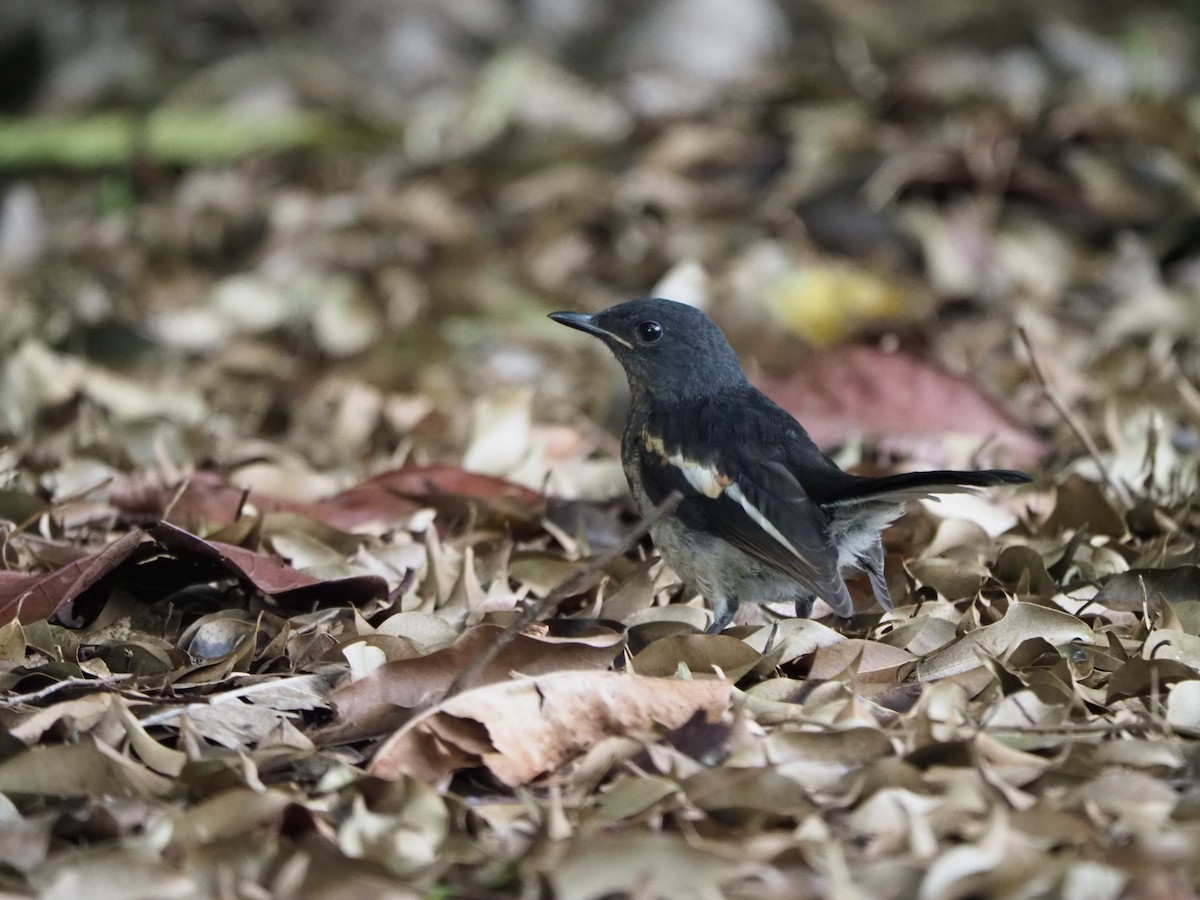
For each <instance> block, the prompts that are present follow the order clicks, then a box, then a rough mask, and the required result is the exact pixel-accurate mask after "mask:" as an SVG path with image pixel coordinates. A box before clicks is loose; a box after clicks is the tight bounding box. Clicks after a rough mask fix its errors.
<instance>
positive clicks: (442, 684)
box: [330, 625, 624, 736]
mask: <svg viewBox="0 0 1200 900" xmlns="http://www.w3.org/2000/svg"><path fill="white" fill-rule="evenodd" d="M503 631H504V629H503V628H500V627H498V626H496V625H476V626H474V627H473V628H469V629H468V630H467V631H465V632H463V634H462V636H461V637H459V639H458V640H457V641H456V642H455V643H454V644H453V645H451V646H450V647H446V648H444V649H442V650H435V651H434V652H432V653H429V654H426V655H425V656H420V657H416V658H414V659H404V660H397V661H395V662H389V663H384V664H383V665H381V666H379V667H378V668H376V669H375V670H374V671H372V672H371V673H370V674H369V675H367V676H365V677H363V678H360V679H358V680H357V681H351V682H348V683H346V684H343V685H341V686H340V687H339V688H338V689H337V690H335V691H334V692H333V694H332V696H331V698H330V699H331V700H332V702H333V703H334V704H335V705H336V707H337V711H338V717H339V728H338V730H337V732H335V733H336V734H338V735H339V736H341V735H343V734H344V733H347V732H357V731H359V730H360V729H364V728H365V729H368V730H370V729H372V728H374V727H375V723H376V722H377V721H379V720H380V719H381V718H382V717H384V716H385V715H386V713H388V712H389V711H391V710H392V709H394V708H396V707H399V708H403V709H412V708H415V707H417V706H421V705H423V704H429V703H434V702H436V701H437V700H438V699H439V698H440V697H441V696H442V695H443V694H444V693H445V692H446V690H447V689H448V688H449V687H450V685H451V684H452V683H453V682H454V679H455V678H457V677H458V676H459V674H461V673H462V672H463V671H464V670H465V669H466V668H467V667H468V666H469V665H470V664H471V661H472V660H474V659H475V657H477V656H478V655H479V654H480V653H482V652H483V651H484V650H485V649H486V648H487V647H488V646H489V645H491V644H492V643H493V642H494V641H495V640H497V638H499V636H500V635H501V634H502V633H503ZM623 643H624V637H623V636H622V635H620V634H618V633H617V632H614V631H609V630H607V629H596V631H595V633H593V634H591V635H580V636H578V637H572V638H554V637H550V636H548V635H542V636H537V635H532V634H518V635H517V636H516V637H515V638H514V639H513V641H512V642H511V643H509V644H508V646H506V647H505V648H504V649H502V650H501V651H500V653H499V654H498V655H497V656H496V658H495V659H494V660H492V662H491V663H490V664H489V665H488V666H487V668H485V669H484V670H483V671H481V672H479V673H478V675H477V676H476V681H475V683H476V684H477V685H479V686H483V685H486V684H491V683H492V682H495V681H502V680H504V679H507V678H510V677H514V676H525V677H532V676H537V675H545V674H547V673H550V672H563V671H572V670H576V669H605V668H608V667H609V666H610V665H611V664H612V662H613V660H614V659H615V658H616V656H617V654H619V653H620V652H621V646H622V645H623Z"/></svg>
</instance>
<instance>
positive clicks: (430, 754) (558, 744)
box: [368, 672, 731, 785]
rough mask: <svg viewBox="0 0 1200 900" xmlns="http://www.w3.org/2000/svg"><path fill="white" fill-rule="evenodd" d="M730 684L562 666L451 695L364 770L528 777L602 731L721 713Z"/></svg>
mask: <svg viewBox="0 0 1200 900" xmlns="http://www.w3.org/2000/svg"><path fill="white" fill-rule="evenodd" d="M730 691H731V685H730V684H729V682H726V681H719V680H716V679H705V680H703V681H679V680H675V679H671V678H649V677H645V676H640V675H621V674H618V673H615V672H558V673H555V674H551V675H545V676H542V677H540V678H529V679H521V680H518V681H511V682H505V683H502V684H496V685H490V686H488V687H483V688H477V689H476V690H473V691H468V692H466V693H464V694H459V695H458V696H456V697H453V698H451V699H450V700H448V701H445V702H444V703H442V704H439V705H438V706H436V707H434V708H433V709H432V710H430V711H428V712H426V713H424V714H422V715H421V716H420V717H418V718H417V719H414V720H413V721H412V722H410V723H409V724H407V725H405V726H404V727H403V728H401V729H400V730H399V731H398V732H396V734H394V735H393V736H392V737H390V738H389V739H388V740H387V741H385V742H384V744H383V745H382V746H381V747H380V748H379V751H378V752H377V753H376V755H375V758H374V759H373V760H372V762H371V765H370V767H369V768H368V772H369V773H370V774H372V775H375V776H376V777H379V778H388V779H394V778H398V777H400V776H401V775H403V774H404V773H409V774H411V775H413V776H414V777H417V778H420V779H421V780H425V781H434V780H439V779H441V778H443V777H445V776H446V775H449V774H450V773H451V772H453V771H454V770H456V769H460V768H465V767H467V766H473V765H484V766H487V767H488V768H489V769H491V771H492V772H493V774H495V776H496V777H497V778H499V779H500V780H501V781H502V782H503V783H505V784H508V785H518V784H523V783H526V782H528V781H531V780H533V779H534V778H537V777H538V776H539V775H542V774H545V773H547V772H553V771H555V770H556V769H557V768H558V767H559V766H561V765H563V764H564V763H566V762H568V761H569V760H571V759H573V758H574V757H576V756H579V755H580V754H582V753H583V752H585V751H586V750H587V749H588V748H589V747H591V746H593V745H595V744H596V743H598V742H599V741H600V740H602V739H603V738H606V737H609V736H612V735H620V734H629V733H636V732H642V731H646V730H648V729H651V728H652V727H654V726H655V725H656V724H657V725H659V726H662V727H665V728H678V727H680V726H681V725H683V724H684V723H685V722H687V721H688V720H689V719H690V718H692V716H694V715H696V714H697V713H703V714H704V716H705V717H706V718H708V719H709V720H710V721H713V720H715V719H717V718H719V717H720V716H721V715H723V714H724V712H725V709H726V707H727V706H728V703H729V696H730Z"/></svg>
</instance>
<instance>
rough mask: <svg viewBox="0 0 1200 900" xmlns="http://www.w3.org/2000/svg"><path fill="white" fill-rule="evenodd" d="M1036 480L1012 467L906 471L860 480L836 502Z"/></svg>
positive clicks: (910, 496) (918, 495) (907, 497)
mask: <svg viewBox="0 0 1200 900" xmlns="http://www.w3.org/2000/svg"><path fill="white" fill-rule="evenodd" d="M1032 480H1033V479H1032V478H1030V477H1029V476H1028V475H1026V474H1025V473H1024V472H1016V471H1014V470H1012V469H984V470H983V471H980V472H957V471H953V470H948V469H943V470H941V471H935V472H903V473H901V474H899V475H887V476H885V477H883V478H862V479H860V480H856V481H855V483H854V485H853V486H852V487H851V488H850V490H848V491H846V493H845V495H844V496H843V497H841V498H839V499H838V500H837V501H835V503H839V504H840V503H854V502H856V501H862V500H894V501H897V502H901V501H904V500H916V499H920V498H922V497H928V496H929V495H930V494H960V493H970V492H972V491H973V490H975V489H976V488H985V487H996V486H997V485H1002V484H1026V483H1027V482H1030V481H1032Z"/></svg>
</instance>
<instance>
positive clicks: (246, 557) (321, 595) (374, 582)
mask: <svg viewBox="0 0 1200 900" xmlns="http://www.w3.org/2000/svg"><path fill="white" fill-rule="evenodd" d="M149 533H150V535H151V536H152V537H154V539H155V540H157V541H158V542H159V543H160V544H162V546H163V547H165V548H166V549H168V550H170V551H172V552H174V553H177V554H190V555H193V556H198V557H200V558H203V559H206V560H209V561H211V562H214V563H216V564H217V565H218V566H220V567H221V568H223V569H225V570H226V571H228V572H229V573H230V574H231V575H236V576H238V577H241V578H245V579H246V580H247V581H249V582H250V583H251V584H253V585H254V587H255V588H257V589H258V590H260V591H262V592H263V593H264V594H267V595H268V596H271V597H275V598H276V599H277V600H279V601H281V602H285V603H300V604H304V603H311V602H313V601H315V600H320V599H331V598H334V599H336V600H338V601H339V602H343V603H350V604H358V603H363V602H365V601H367V600H371V599H375V598H379V597H385V596H387V590H388V588H387V582H386V581H385V580H384V579H383V578H380V577H379V576H378V575H356V576H353V577H351V578H338V579H335V580H332V581H321V580H320V579H317V578H313V577H312V576H311V575H306V574H305V573H303V572H299V571H297V570H296V569H293V568H292V567H291V566H289V565H288V564H287V563H286V562H284V561H283V560H282V559H281V558H280V557H278V556H266V555H264V554H261V553H254V552H252V551H250V550H245V549H243V548H242V547H235V546H233V545H232V544H222V543H218V542H216V541H206V540H204V539H203V538H199V537H196V536H195V535H194V534H189V533H188V532H186V531H183V530H182V529H179V528H176V527H175V526H174V525H171V524H169V523H166V522H160V523H159V524H158V525H155V526H154V527H153V528H150V529H149Z"/></svg>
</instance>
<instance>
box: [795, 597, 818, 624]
mask: <svg viewBox="0 0 1200 900" xmlns="http://www.w3.org/2000/svg"><path fill="white" fill-rule="evenodd" d="M815 602H816V598H815V597H813V596H811V595H810V596H808V597H797V598H796V618H797V619H809V618H811V617H812V608H813V603H815Z"/></svg>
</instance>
